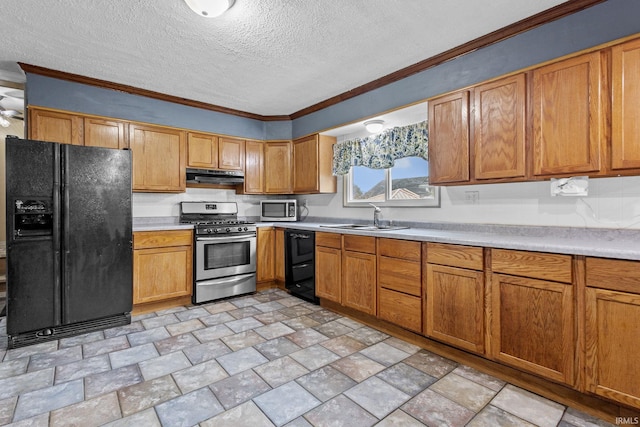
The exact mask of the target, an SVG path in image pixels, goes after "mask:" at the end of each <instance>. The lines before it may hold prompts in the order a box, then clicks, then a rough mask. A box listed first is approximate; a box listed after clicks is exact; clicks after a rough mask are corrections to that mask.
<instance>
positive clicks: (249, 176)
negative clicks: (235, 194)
mask: <svg viewBox="0 0 640 427" xmlns="http://www.w3.org/2000/svg"><path fill="white" fill-rule="evenodd" d="M244 192H245V193H246V194H262V193H264V144H263V143H262V142H260V141H247V142H246V144H245V152H244Z"/></svg>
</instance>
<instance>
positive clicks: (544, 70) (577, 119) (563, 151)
mask: <svg viewBox="0 0 640 427" xmlns="http://www.w3.org/2000/svg"><path fill="white" fill-rule="evenodd" d="M605 70H606V67H605V66H603V64H602V60H601V52H593V53H588V54H584V55H580V56H576V57H573V58H569V59H566V60H563V61H559V62H555V63H553V64H550V65H547V66H544V67H541V68H538V69H535V70H534V71H533V94H532V97H533V101H532V105H533V135H532V136H533V138H532V144H533V174H534V175H535V176H554V175H563V174H576V173H590V174H591V175H593V174H594V173H597V172H599V171H600V170H601V163H602V159H601V156H602V154H603V153H602V151H603V150H602V149H601V143H602V138H603V133H604V129H603V128H604V120H603V117H604V112H603V100H604V99H605V96H604V94H603V93H602V91H603V88H602V86H603V82H604V81H605V79H604V78H603V72H604V71H605Z"/></svg>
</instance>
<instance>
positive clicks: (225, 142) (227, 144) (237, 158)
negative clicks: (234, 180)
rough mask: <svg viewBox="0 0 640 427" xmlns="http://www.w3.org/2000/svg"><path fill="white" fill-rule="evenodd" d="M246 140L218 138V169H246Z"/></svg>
mask: <svg viewBox="0 0 640 427" xmlns="http://www.w3.org/2000/svg"><path fill="white" fill-rule="evenodd" d="M244 144H245V141H244V139H236V138H225V137H222V136H221V137H220V138H218V168H220V169H224V170H239V171H241V170H243V169H244Z"/></svg>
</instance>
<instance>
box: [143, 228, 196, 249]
mask: <svg viewBox="0 0 640 427" xmlns="http://www.w3.org/2000/svg"><path fill="white" fill-rule="evenodd" d="M192 242H193V236H192V230H168V231H136V232H135V233H133V249H145V248H163V247H167V246H191V243H192Z"/></svg>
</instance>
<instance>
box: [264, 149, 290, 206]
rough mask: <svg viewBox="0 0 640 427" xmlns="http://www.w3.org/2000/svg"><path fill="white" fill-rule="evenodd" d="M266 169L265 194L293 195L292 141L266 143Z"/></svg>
mask: <svg viewBox="0 0 640 427" xmlns="http://www.w3.org/2000/svg"><path fill="white" fill-rule="evenodd" d="M264 169H265V177H264V192H265V193H275V194H289V193H291V189H292V182H291V181H292V176H291V141H269V142H265V144H264Z"/></svg>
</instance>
